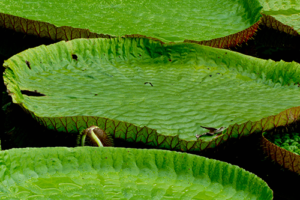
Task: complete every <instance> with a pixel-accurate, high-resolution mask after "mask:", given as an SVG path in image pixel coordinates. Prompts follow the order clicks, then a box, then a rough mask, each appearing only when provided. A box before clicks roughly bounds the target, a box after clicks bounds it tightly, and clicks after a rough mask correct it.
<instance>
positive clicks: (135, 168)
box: [0, 147, 273, 200]
mask: <svg viewBox="0 0 300 200" xmlns="http://www.w3.org/2000/svg"><path fill="white" fill-rule="evenodd" d="M0 160H1V175H0V197H1V199H10V200H11V199H25V198H26V199H114V198H116V199H117V198H118V199H206V200H207V199H236V200H242V199H257V200H271V199H272V197H273V193H272V190H271V189H270V188H269V187H268V185H267V184H266V183H265V182H264V181H263V180H261V179H260V178H258V177H257V176H256V175H254V174H252V173H250V172H247V171H245V170H243V169H241V168H239V167H237V166H234V165H230V164H228V163H225V162H220V161H217V160H212V159H207V158H205V157H200V156H195V155H191V154H186V153H178V152H171V151H165V150H147V149H141V150H137V149H129V148H109V147H106V148H93V147H77V148H65V147H58V148H26V149H11V150H6V151H2V152H0Z"/></svg>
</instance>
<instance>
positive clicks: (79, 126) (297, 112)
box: [19, 104, 300, 170]
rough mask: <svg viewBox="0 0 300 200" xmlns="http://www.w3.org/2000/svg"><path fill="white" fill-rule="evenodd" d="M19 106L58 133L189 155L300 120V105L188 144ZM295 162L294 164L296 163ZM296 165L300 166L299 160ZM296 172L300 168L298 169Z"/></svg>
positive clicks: (139, 130)
mask: <svg viewBox="0 0 300 200" xmlns="http://www.w3.org/2000/svg"><path fill="white" fill-rule="evenodd" d="M19 105H20V106H21V107H22V109H23V110H24V111H25V112H27V113H28V114H30V115H31V116H32V117H33V118H34V119H35V120H36V121H38V122H39V124H41V125H43V126H46V127H47V128H49V129H52V130H55V131H58V132H67V133H75V134H79V133H80V132H81V131H82V130H84V129H86V128H88V127H90V126H92V125H96V126H98V127H99V128H101V129H103V130H104V131H105V132H106V133H110V134H111V135H112V136H113V137H114V138H119V139H124V140H126V141H128V142H134V143H139V142H140V143H144V144H146V145H150V146H154V147H156V148H162V149H170V150H178V151H190V152H191V151H198V152H199V151H203V150H206V149H211V148H215V147H217V146H219V145H220V144H222V143H224V142H226V141H227V140H229V139H231V138H237V139H240V138H241V137H244V136H249V135H251V134H262V133H263V132H265V131H270V130H272V129H276V128H277V127H283V126H284V127H286V126H289V125H290V124H293V123H295V122H299V120H300V106H298V107H293V108H290V109H287V110H285V111H282V112H281V113H279V114H277V115H271V116H269V117H265V118H263V119H261V120H259V121H256V122H251V121H248V122H246V123H242V124H234V125H230V126H229V127H228V128H227V129H226V130H224V131H223V133H222V134H221V135H219V136H218V137H216V138H214V139H212V140H211V141H203V140H201V138H199V139H198V140H197V141H186V140H183V139H180V138H179V137H178V136H166V135H163V134H161V133H157V131H156V130H155V129H151V128H148V127H146V126H144V127H139V126H135V125H134V124H131V123H128V122H124V121H118V120H113V119H108V118H102V117H96V116H73V117H72V116H70V117H38V116H36V115H35V114H34V112H32V111H29V110H26V109H25V108H24V107H23V106H22V104H19ZM292 161H293V162H294V160H292ZM293 162H292V163H293ZM297 163H299V164H300V159H299V161H297ZM293 166H294V165H293ZM293 168H295V167H293ZM295 169H296V168H295ZM297 170H300V169H298V168H297Z"/></svg>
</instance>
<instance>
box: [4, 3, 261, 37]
mask: <svg viewBox="0 0 300 200" xmlns="http://www.w3.org/2000/svg"><path fill="white" fill-rule="evenodd" d="M261 8H262V7H261V5H260V4H259V2H258V0H238V1H236V0H211V1H207V0H193V1H190V0H184V1H178V0H177V1H174V0H168V1H160V0H155V1H154V0H151V1H150V0H142V1H132V0H122V1H121V0H105V1H100V0H93V1H90V0H61V1H57V0H48V1H39V0H31V1H26V0H25V1H24V0H13V1H12V0H2V1H1V2H0V13H1V17H0V24H1V26H3V27H5V28H11V29H14V30H17V31H22V32H28V33H30V34H35V35H46V36H48V37H50V38H53V39H55V38H60V37H61V36H57V34H58V35H59V34H61V33H60V31H62V30H58V31H57V30H55V27H53V26H51V25H49V23H50V24H52V25H54V26H56V27H63V26H68V27H73V28H79V29H81V31H82V30H83V29H88V30H87V32H89V31H91V32H93V33H97V34H105V35H106V34H107V35H110V36H124V35H131V34H139V35H144V36H147V37H153V38H157V39H160V40H161V41H163V42H183V41H184V40H195V41H203V40H211V39H216V38H220V37H225V36H228V35H231V34H235V33H238V32H240V31H243V30H245V29H247V28H249V27H251V26H252V25H254V24H255V23H256V22H258V21H259V19H260V17H261V15H260V13H259V12H260V10H261ZM10 15H13V16H17V17H18V18H14V17H11V16H10ZM20 17H21V18H22V19H21V18H20ZM24 19H29V20H34V21H37V22H45V23H46V24H45V23H43V24H41V23H36V22H34V21H30V22H29V21H26V20H24ZM69 31H71V34H70V33H69V32H68V31H65V34H68V35H69V34H70V36H69V37H71V38H74V36H72V34H75V35H77V34H79V35H80V36H78V37H88V35H89V33H86V32H84V33H83V32H81V31H80V30H77V31H76V30H75V31H74V33H73V30H69ZM63 32H64V30H63ZM86 34H87V35H86ZM76 37H77V36H76ZM241 37H242V36H241ZM66 39H68V37H67V38H66Z"/></svg>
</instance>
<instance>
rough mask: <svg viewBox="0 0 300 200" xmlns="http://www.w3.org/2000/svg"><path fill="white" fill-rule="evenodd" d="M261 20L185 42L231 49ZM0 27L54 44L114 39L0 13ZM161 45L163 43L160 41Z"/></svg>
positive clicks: (243, 39) (254, 29) (245, 37)
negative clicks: (213, 36)
mask: <svg viewBox="0 0 300 200" xmlns="http://www.w3.org/2000/svg"><path fill="white" fill-rule="evenodd" d="M260 22H261V20H259V21H258V22H256V23H255V24H253V25H252V26H251V27H249V28H247V29H245V30H243V31H240V32H238V33H235V34H232V35H228V36H225V37H221V38H216V39H212V40H204V41H194V40H185V41H184V42H186V43H197V44H200V45H205V46H211V47H216V48H224V49H226V48H232V47H235V46H237V45H239V44H241V43H244V42H247V41H248V40H249V39H250V38H252V36H253V35H254V34H255V32H256V31H257V29H258V26H259V24H260ZM0 27H2V28H7V29H11V30H14V31H16V32H20V33H24V34H27V35H35V36H38V37H41V38H50V39H52V40H53V41H54V42H58V41H62V40H65V41H69V40H72V39H76V38H115V37H116V36H111V35H108V34H98V33H93V32H90V31H89V29H80V28H73V27H70V26H61V27H57V26H55V25H53V24H50V23H47V22H41V21H36V20H30V19H26V18H22V17H17V16H14V15H10V14H4V13H0ZM121 37H143V38H148V39H154V40H157V41H160V40H159V39H156V38H152V37H147V36H143V35H138V34H133V35H125V36H121ZM160 42H161V43H162V44H164V42H162V41H160Z"/></svg>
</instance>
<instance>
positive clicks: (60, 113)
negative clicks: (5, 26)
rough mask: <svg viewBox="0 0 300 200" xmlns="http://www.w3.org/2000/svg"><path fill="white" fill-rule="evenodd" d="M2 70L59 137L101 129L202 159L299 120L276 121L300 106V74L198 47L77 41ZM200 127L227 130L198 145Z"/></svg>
mask: <svg viewBox="0 0 300 200" xmlns="http://www.w3.org/2000/svg"><path fill="white" fill-rule="evenodd" d="M4 66H5V67H6V70H5V74H4V80H5V84H7V88H8V90H9V91H10V95H11V96H12V98H13V102H14V103H17V104H19V105H21V106H22V107H23V108H24V109H25V110H27V111H28V112H30V113H31V115H32V116H33V117H34V118H36V120H37V121H39V122H40V123H41V124H43V125H45V126H47V127H48V128H50V129H54V130H56V131H63V132H73V133H74V132H75V133H79V132H80V131H81V130H83V129H85V128H87V127H89V126H92V125H97V126H99V127H100V128H102V129H103V130H105V131H106V132H110V133H112V134H113V135H114V136H115V138H123V139H126V140H128V141H132V142H143V143H147V144H150V145H153V146H157V147H162V148H168V149H181V150H183V151H186V150H190V151H199V150H203V149H206V148H213V147H215V146H217V145H219V144H220V143H222V142H224V141H226V140H228V139H229V138H231V137H234V138H237V137H241V136H244V135H249V134H252V133H254V132H261V131H263V130H268V129H271V128H273V127H274V126H277V125H278V124H288V123H290V122H291V120H292V121H293V120H296V119H298V112H296V110H297V109H298V108H295V109H292V110H291V112H296V113H292V114H290V113H287V114H285V113H284V112H283V113H281V114H279V115H276V114H278V113H279V112H282V111H284V110H286V109H288V108H291V107H295V106H298V105H299V103H300V100H299V99H300V98H299V96H300V92H299V87H298V86H299V84H298V82H299V81H300V80H299V73H300V72H299V64H296V63H285V62H277V63H276V62H273V61H265V60H260V59H256V58H252V57H248V56H243V55H241V54H238V53H234V52H230V51H226V50H219V49H214V48H210V47H205V46H199V45H196V44H186V43H181V44H168V45H167V44H164V45H162V44H161V43H160V42H156V41H153V40H149V39H138V38H125V39H124V38H118V39H90V40H86V39H79V40H73V41H70V42H60V43H57V44H55V45H49V46H40V47H38V48H35V49H32V50H27V51H25V52H23V53H21V54H18V55H16V56H14V57H12V58H11V59H9V60H8V61H6V62H5V65H4ZM285 112H288V111H285ZM270 115H276V116H271V117H268V116H270ZM285 115H287V116H285ZM289 116H293V118H292V119H290V118H289ZM262 118H264V119H262ZM261 119H262V120H261ZM251 121H252V122H251ZM234 124H239V125H234ZM201 126H208V127H221V126H223V127H229V128H228V129H227V131H226V133H223V134H221V135H220V136H219V137H217V138H214V139H212V137H205V136H204V137H201V138H200V139H199V140H196V137H195V135H196V134H200V133H204V132H206V130H205V129H203V128H201Z"/></svg>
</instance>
